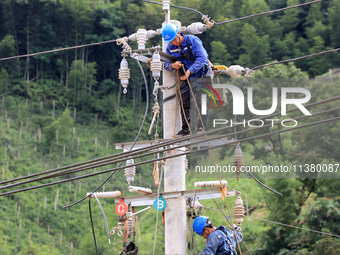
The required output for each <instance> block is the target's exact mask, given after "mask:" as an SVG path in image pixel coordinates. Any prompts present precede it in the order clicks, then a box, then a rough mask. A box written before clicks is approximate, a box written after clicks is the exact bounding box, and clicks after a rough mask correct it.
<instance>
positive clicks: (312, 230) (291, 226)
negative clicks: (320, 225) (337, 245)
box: [244, 215, 340, 238]
mask: <svg viewBox="0 0 340 255" xmlns="http://www.w3.org/2000/svg"><path fill="white" fill-rule="evenodd" d="M244 216H245V217H247V218H250V219H254V220H259V221H264V222H268V223H272V224H276V225H281V226H285V227H289V228H296V229H300V230H305V231H309V232H315V233H318V234H323V235H328V236H334V237H337V238H340V236H339V235H335V234H332V233H326V232H322V231H318V230H314V229H309V228H302V227H298V226H293V225H288V224H284V223H281V222H275V221H271V220H264V219H259V218H254V217H251V216H246V215H244Z"/></svg>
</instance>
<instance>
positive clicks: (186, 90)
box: [180, 81, 209, 130]
mask: <svg viewBox="0 0 340 255" xmlns="http://www.w3.org/2000/svg"><path fill="white" fill-rule="evenodd" d="M191 86H192V91H193V94H194V96H195V99H196V103H197V106H198V109H199V114H200V115H201V118H202V121H203V123H202V121H201V118H200V117H198V129H199V128H203V127H204V129H206V126H207V122H208V116H209V108H208V106H207V114H204V115H203V114H202V113H201V96H202V93H204V92H203V91H202V90H201V89H200V87H201V86H202V83H201V81H197V82H195V83H193V84H191ZM181 96H182V101H183V109H182V105H180V109H181V117H182V129H183V130H189V126H188V123H189V125H190V123H191V116H190V105H191V104H192V105H193V107H194V108H193V109H192V110H194V111H195V112H197V109H196V105H195V103H194V102H191V100H190V99H191V91H190V87H189V85H188V83H187V82H186V81H181ZM197 115H198V113H197Z"/></svg>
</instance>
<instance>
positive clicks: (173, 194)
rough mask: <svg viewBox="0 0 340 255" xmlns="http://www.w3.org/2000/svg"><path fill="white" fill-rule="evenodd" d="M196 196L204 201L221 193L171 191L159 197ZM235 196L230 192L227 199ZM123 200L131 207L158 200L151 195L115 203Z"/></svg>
mask: <svg viewBox="0 0 340 255" xmlns="http://www.w3.org/2000/svg"><path fill="white" fill-rule="evenodd" d="M195 194H196V199H197V200H206V199H213V198H221V192H220V191H219V188H210V189H197V190H185V191H173V192H163V193H162V192H161V193H160V195H162V197H163V198H164V199H171V198H178V197H192V198H194V196H195ZM235 195H236V191H235V190H230V191H228V193H227V197H233V196H235ZM121 198H124V202H126V203H131V206H134V207H136V206H149V205H153V203H154V202H155V200H156V199H158V195H157V193H152V194H150V195H138V196H127V197H120V198H115V203H118V202H119V199H121Z"/></svg>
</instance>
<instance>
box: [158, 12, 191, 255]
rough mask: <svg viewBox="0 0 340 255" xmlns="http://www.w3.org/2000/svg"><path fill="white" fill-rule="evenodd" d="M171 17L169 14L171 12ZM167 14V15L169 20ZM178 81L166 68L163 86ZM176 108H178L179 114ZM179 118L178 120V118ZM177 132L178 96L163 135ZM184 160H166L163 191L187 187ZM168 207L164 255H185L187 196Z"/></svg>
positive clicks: (168, 109)
mask: <svg viewBox="0 0 340 255" xmlns="http://www.w3.org/2000/svg"><path fill="white" fill-rule="evenodd" d="M168 16H170V14H169V15H168ZM167 18H169V17H167V14H166V19H167ZM171 23H173V24H175V25H177V26H178V27H181V23H180V22H179V21H171ZM166 46H167V44H165V43H164V40H163V51H164V52H165V49H166ZM175 83H176V72H168V71H166V70H164V71H163V86H167V87H170V86H172V85H173V84H175ZM174 94H176V87H174V88H173V89H170V90H163V98H167V97H169V96H172V95H174ZM176 110H177V111H178V112H177V114H176ZM176 117H177V119H176ZM175 125H176V129H175V132H176V133H177V132H178V131H179V130H180V129H181V125H182V122H181V119H180V112H179V107H178V106H176V99H175V98H174V99H172V100H169V101H167V102H166V103H164V104H163V138H164V139H172V136H173V132H174V126H175ZM183 150H185V148H184V147H183V149H182V148H181V149H180V150H179V149H177V150H173V151H169V152H168V153H167V156H168V155H172V154H180V153H182V152H183ZM185 159H186V156H181V157H176V158H172V159H167V160H166V161H165V167H164V192H172V191H181V190H186V187H185ZM166 203H167V206H166V208H165V226H164V233H165V254H166V255H170V254H171V255H175V254H176V255H182V254H185V251H186V247H187V235H186V229H187V228H186V226H187V225H186V209H185V198H184V197H177V198H171V199H166Z"/></svg>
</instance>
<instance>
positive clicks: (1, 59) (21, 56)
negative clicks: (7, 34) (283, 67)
mask: <svg viewBox="0 0 340 255" xmlns="http://www.w3.org/2000/svg"><path fill="white" fill-rule="evenodd" d="M141 1H143V2H147V3H152V4H158V5H162V3H158V2H153V1H148V0H141ZM322 1H324V0H316V1H312V2H308V3H302V4H297V5H292V6H288V7H285V8H281V9H276V10H271V11H267V12H261V13H257V14H252V15H249V16H244V17H240V18H236V19H232V20H226V21H222V22H217V23H215V24H216V25H221V24H226V23H231V22H235V21H239V20H244V19H248V18H252V17H256V16H261V15H265V14H271V13H275V12H280V11H284V10H288V9H292V8H296V7H301V6H305V5H310V4H315V3H318V2H322ZM170 7H174V8H179V9H184V10H190V11H194V12H196V13H198V14H200V15H201V16H204V15H203V13H201V12H200V11H198V10H195V9H192V8H189V7H183V6H177V5H170ZM116 41H117V40H108V41H101V42H96V43H89V44H83V45H77V46H72V47H65V48H60V49H54V50H48V51H41V52H36V53H29V54H25V55H17V56H11V57H5V58H0V61H6V60H11V59H18V58H26V57H33V56H38V55H43V54H49V53H55V52H60V51H66V50H73V49H79V48H84V47H89V46H96V45H102V44H107V43H113V42H116Z"/></svg>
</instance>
